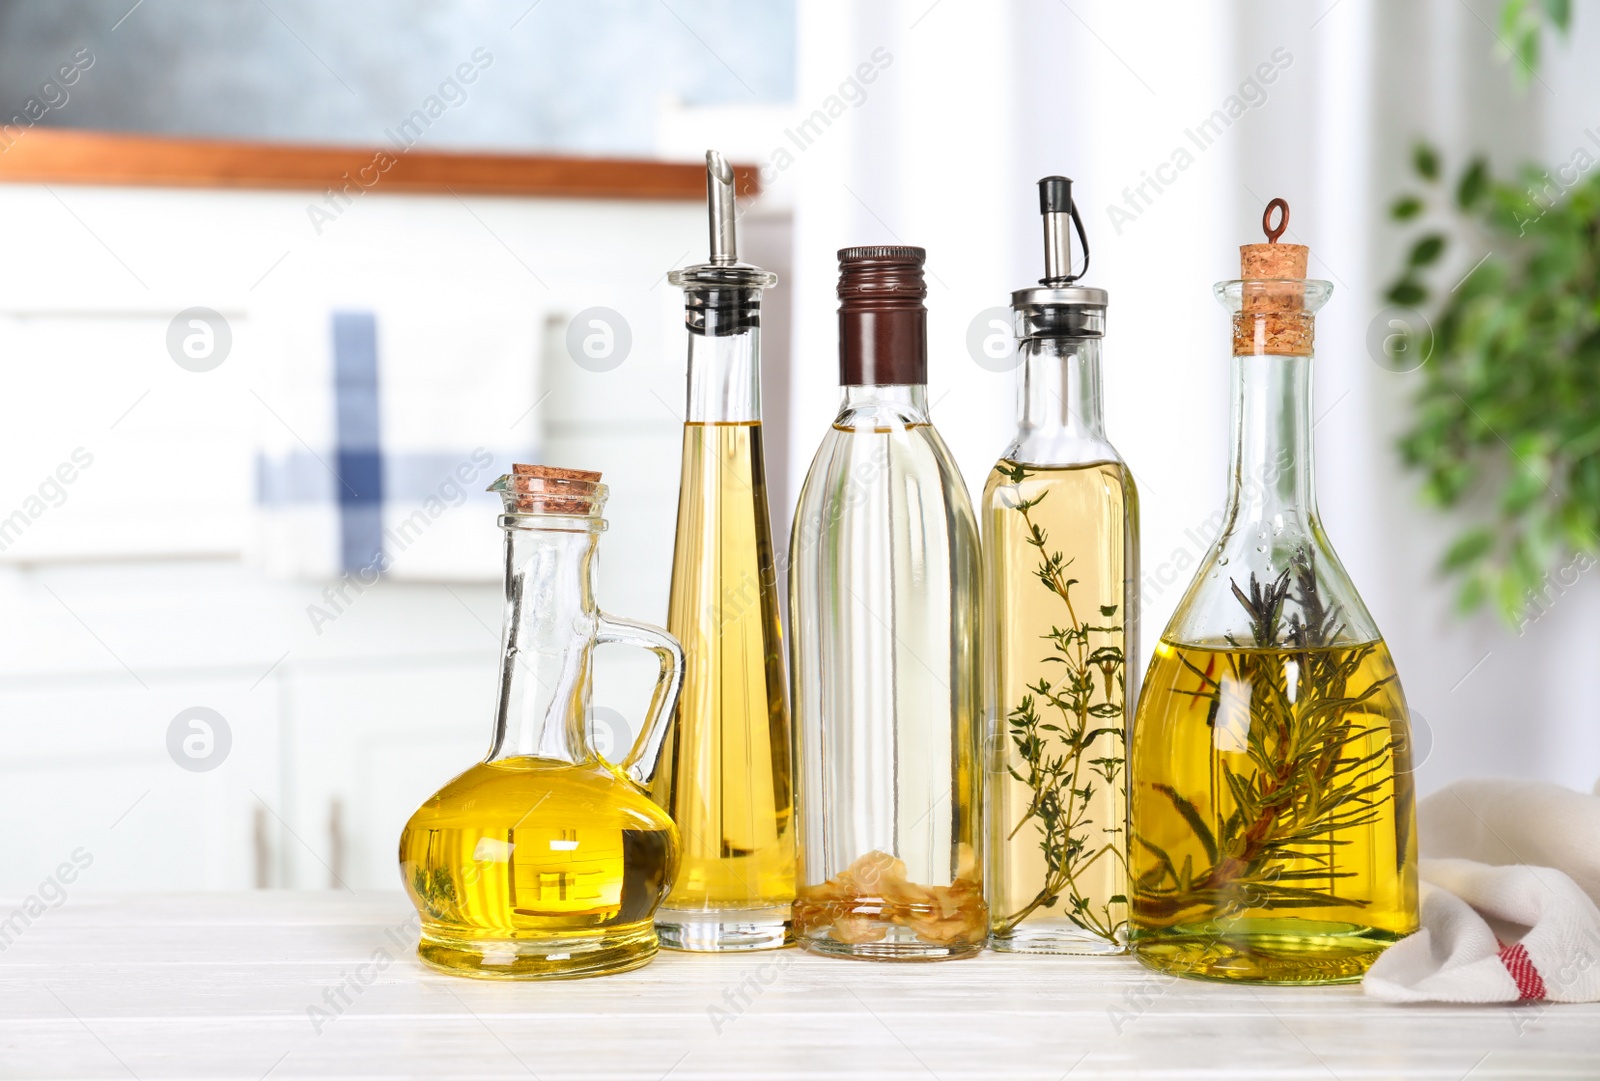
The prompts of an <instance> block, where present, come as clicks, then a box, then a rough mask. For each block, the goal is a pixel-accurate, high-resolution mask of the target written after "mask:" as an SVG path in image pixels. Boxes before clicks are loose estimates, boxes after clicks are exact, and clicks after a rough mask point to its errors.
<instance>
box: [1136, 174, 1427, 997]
mask: <svg viewBox="0 0 1600 1081" xmlns="http://www.w3.org/2000/svg"><path fill="white" fill-rule="evenodd" d="M1275 209H1277V210H1281V215H1282V216H1281V218H1280V219H1279V224H1278V226H1277V227H1276V228H1275V229H1273V228H1270V227H1269V226H1270V222H1271V218H1272V215H1273V213H1274V210H1275ZM1287 223H1288V207H1287V204H1283V203H1282V201H1281V200H1274V201H1273V203H1272V204H1269V206H1268V208H1267V214H1266V215H1265V216H1264V218H1263V227H1264V228H1268V233H1267V235H1268V237H1269V243H1266V244H1247V245H1244V246H1243V247H1242V248H1241V256H1242V263H1243V268H1242V270H1243V272H1242V275H1241V277H1242V280H1240V281H1231V282H1221V283H1219V284H1218V285H1217V287H1216V292H1217V296H1218V299H1220V300H1221V301H1222V303H1223V304H1224V306H1226V307H1227V308H1228V309H1229V310H1230V311H1231V312H1232V313H1233V453H1232V459H1231V462H1230V465H1229V491H1228V505H1227V509H1226V511H1225V512H1224V517H1223V521H1224V525H1223V530H1222V536H1221V538H1220V539H1219V540H1218V541H1217V544H1216V546H1215V547H1214V548H1213V549H1212V550H1211V552H1210V555H1209V556H1208V558H1207V559H1206V560H1205V561H1203V562H1202V564H1201V566H1200V568H1199V570H1198V571H1197V573H1196V574H1195V577H1194V581H1193V583H1192V584H1191V585H1190V586H1189V590H1188V593H1187V594H1186V595H1185V596H1184V598H1183V600H1182V601H1181V602H1180V603H1179V605H1178V608H1177V611H1176V612H1175V613H1174V614H1173V617H1172V621H1171V622H1170V623H1169V624H1168V625H1167V629H1166V630H1165V632H1163V634H1162V636H1161V640H1160V642H1159V643H1158V644H1157V645H1156V647H1155V651H1154V655H1153V657H1152V658H1151V662H1150V669H1149V672H1148V674H1147V676H1146V678H1145V685H1144V694H1143V697H1142V698H1141V699H1140V702H1139V709H1138V715H1137V718H1136V720H1135V722H1134V726H1133V731H1134V736H1133V745H1132V748H1131V752H1132V753H1131V758H1130V762H1129V769H1130V785H1129V790H1130V807H1129V830H1130V834H1131V836H1130V845H1129V876H1130V880H1131V883H1130V889H1129V896H1130V898H1131V901H1132V911H1131V916H1130V920H1131V937H1132V943H1133V949H1134V952H1135V954H1136V955H1137V956H1138V957H1139V959H1140V960H1142V961H1144V962H1145V963H1146V964H1149V965H1151V966H1153V967H1155V968H1157V969H1161V970H1164V971H1167V972H1172V973H1176V974H1178V975H1185V976H1195V977H1201V978H1209V979H1217V980H1237V981H1244V982H1254V983H1340V982H1346V981H1353V980H1357V979H1360V977H1361V975H1362V973H1364V972H1365V971H1366V969H1367V967H1368V966H1369V965H1370V964H1371V963H1372V961H1373V959H1374V958H1375V957H1376V956H1377V955H1378V954H1379V953H1380V952H1381V951H1382V950H1383V949H1384V947H1386V946H1387V945H1388V944H1389V943H1391V942H1394V941H1395V940H1396V939H1399V938H1401V937H1403V936H1405V935H1407V934H1410V933H1411V932H1412V931H1414V930H1415V929H1416V927H1417V881H1416V844H1415V831H1416V827H1415V816H1414V812H1413V794H1412V785H1411V762H1410V755H1409V722H1408V714H1407V711H1406V701H1405V696H1404V694H1402V692H1401V690H1400V683H1399V680H1398V678H1397V677H1396V675H1395V668H1394V663H1393V661H1392V660H1391V658H1390V656H1389V650H1388V648H1387V647H1386V646H1385V645H1384V642H1383V638H1382V636H1381V635H1380V634H1379V633H1378V629H1377V626H1376V625H1375V624H1374V622H1373V620H1372V617H1371V615H1369V614H1368V612H1367V609H1366V606H1365V605H1363V604H1362V602H1361V598H1360V596H1359V595H1357V593H1356V590H1355V587H1354V586H1353V585H1351V583H1350V579H1349V577H1348V576H1347V575H1346V574H1345V571H1344V568H1343V566H1341V565H1340V563H1339V560H1338V557H1337V556H1335V555H1334V554H1333V550H1332V548H1331V547H1330V546H1329V544H1328V538H1327V536H1326V535H1325V534H1324V532H1323V529H1322V524H1321V521H1320V519H1319V517H1318V515H1317V506H1316V500H1315V497H1314V494H1313V490H1312V480H1313V473H1312V463H1311V427H1312V423H1311V417H1312V411H1311V354H1312V348H1311V347H1312V334H1313V330H1314V318H1315V312H1316V311H1317V309H1318V308H1320V307H1321V306H1322V304H1323V303H1324V302H1325V301H1326V300H1327V299H1328V296H1329V294H1330V293H1331V291H1332V286H1330V285H1329V284H1328V283H1327V282H1323V281H1307V280H1305V273H1306V258H1307V249H1306V248H1305V247H1304V246H1302V245H1298V244H1279V243H1277V242H1276V241H1277V237H1278V235H1279V234H1281V233H1282V231H1283V229H1284V228H1285V227H1286V226H1287Z"/></svg>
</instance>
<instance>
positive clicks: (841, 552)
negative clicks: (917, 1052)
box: [789, 247, 988, 961]
mask: <svg viewBox="0 0 1600 1081" xmlns="http://www.w3.org/2000/svg"><path fill="white" fill-rule="evenodd" d="M923 259H924V253H923V250H922V249H921V248H908V247H867V248H846V249H845V250H843V251H841V252H840V253H839V270H840V275H839V300H840V305H839V358H840V374H841V378H840V382H842V383H843V384H844V386H843V395H842V401H841V402H840V405H839V412H838V414H837V415H836V416H835V417H834V420H833V427H832V430H831V431H829V432H828V434H827V436H826V437H825V438H824V439H823V442H822V446H821V448H820V449H819V450H818V451H817V456H816V458H815V460H814V461H813V462H812V464H811V470H810V472H809V474H808V475H807V476H806V482H805V487H804V489H803V490H802V491H801V495H800V503H799V506H798V508H797V509H796V511H795V520H794V532H793V535H792V538H791V541H790V570H789V613H790V620H791V623H792V626H793V635H794V638H793V643H794V644H793V648H792V656H793V665H792V666H791V671H792V674H793V678H794V712H795V740H796V744H797V747H798V761H797V769H796V778H795V780H796V785H795V787H796V797H797V798H796V809H797V814H798V818H799V830H798V837H799V847H800V867H799V888H798V889H797V891H796V897H795V907H794V926H795V939H796V941H797V942H798V943H799V944H800V945H801V946H802V947H803V948H805V949H807V950H811V951H814V952H817V953H822V954H828V955H833V956H843V957H857V958H866V959H870V960H883V961H928V960H942V959H946V958H956V957H967V956H971V955H972V954H974V953H977V952H978V951H979V950H981V949H982V948H983V945H984V940H985V939H986V938H987V934H988V912H987V908H986V906H985V904H984V900H983V881H982V873H981V867H980V862H979V859H980V853H979V849H980V846H981V841H980V834H979V828H978V817H979V815H978V798H979V791H980V786H981V773H980V768H979V761H978V742H979V736H978V722H979V710H980V706H981V698H982V689H981V685H980V682H979V668H978V666H979V653H980V641H979V632H978V619H979V614H978V597H979V591H980V579H979V577H978V575H979V560H978V529H977V522H976V520H975V518H974V516H973V513H972V504H971V502H970V500H969V499H968V497H967V489H966V485H965V484H964V483H963V482H962V479H961V474H960V473H959V472H958V471H957V469H956V465H955V462H954V460H953V459H952V458H951V456H950V452H949V450H948V449H947V448H946V447H945V445H944V441H943V440H942V439H940V438H939V435H938V433H937V432H935V431H934V429H933V426H932V424H931V422H930V421H929V417H928V392H927V385H926V384H927V355H928V354H927V310H926V309H925V308H924V307H923V298H924V297H925V296H926V295H927V286H926V284H925V282H924V281H923V270H922V266H923Z"/></svg>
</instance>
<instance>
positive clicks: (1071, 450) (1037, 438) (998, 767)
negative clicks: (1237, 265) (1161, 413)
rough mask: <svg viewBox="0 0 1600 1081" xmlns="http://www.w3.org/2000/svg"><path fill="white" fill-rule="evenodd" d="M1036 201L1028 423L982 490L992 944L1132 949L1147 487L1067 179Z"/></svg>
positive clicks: (1026, 313) (1025, 347)
mask: <svg viewBox="0 0 1600 1081" xmlns="http://www.w3.org/2000/svg"><path fill="white" fill-rule="evenodd" d="M1039 199H1040V211H1041V212H1042V213H1043V215H1044V225H1045V276H1044V277H1043V278H1042V279H1041V280H1040V283H1039V286H1038V287H1036V288H1031V289H1022V290H1019V291H1017V292H1015V293H1013V294H1012V296H1011V303H1012V308H1013V311H1014V312H1015V318H1016V328H1017V337H1018V339H1019V348H1020V350H1021V354H1022V421H1021V425H1020V426H1019V428H1018V430H1017V435H1016V438H1014V439H1013V440H1012V441H1011V444H1010V445H1009V446H1008V447H1007V448H1006V451H1005V453H1004V455H1003V456H1002V457H1001V459H1000V461H999V462H998V463H996V465H995V467H994V470H993V471H992V472H991V473H990V474H989V480H988V483H987V484H986V485H985V486H984V492H983V512H982V517H983V528H984V566H985V572H986V577H987V588H988V596H987V603H986V605H985V617H986V618H985V635H984V639H985V643H986V653H985V665H984V674H985V681H986V689H987V695H986V699H987V710H986V712H987V715H988V716H987V737H986V740H985V751H986V755H987V757H988V772H989V776H988V778H987V781H986V784H985V789H984V795H985V801H986V802H985V809H986V815H985V818H986V822H987V833H988V837H987V841H988V847H987V849H986V850H985V851H986V854H987V856H988V861H989V866H988V869H987V872H986V874H985V883H986V886H987V889H988V900H989V918H990V929H991V938H990V945H992V946H993V947H994V948H995V949H997V950H1011V951H1020V952H1029V953H1121V952H1124V951H1125V949H1126V943H1127V926H1128V915H1127V829H1126V823H1127V798H1126V791H1125V787H1124V786H1125V785H1126V783H1127V769H1126V766H1127V748H1126V744H1125V736H1126V731H1127V714H1126V710H1127V707H1128V705H1129V704H1130V703H1132V702H1134V701H1136V700H1137V698H1138V694H1137V691H1136V689H1135V686H1134V681H1132V680H1129V679H1128V674H1127V662H1128V659H1129V658H1131V657H1132V656H1133V655H1134V654H1135V653H1136V652H1137V641H1136V637H1137V633H1136V632H1137V626H1138V610H1137V604H1138V601H1137V596H1136V593H1135V583H1136V582H1137V580H1138V572H1137V566H1138V553H1139V541H1138V524H1139V507H1138V497H1137V495H1136V492H1135V489H1134V484H1133V477H1132V475H1131V474H1130V473H1129V472H1128V470H1127V469H1126V468H1125V467H1124V465H1123V462H1122V457H1121V455H1119V454H1118V453H1117V451H1116V448H1114V447H1113V446H1112V445H1111V444H1110V443H1109V442H1108V441H1107V440H1106V434H1105V425H1104V421H1103V419H1102V416H1101V408H1100V342H1101V339H1102V337H1103V336H1104V334H1105V313H1106V294H1105V291H1104V290H1101V289H1086V288H1081V287H1078V286H1076V285H1074V284H1073V283H1074V282H1075V281H1076V280H1077V279H1078V277H1080V276H1081V272H1080V273H1079V274H1076V275H1075V274H1071V273H1070V268H1071V248H1070V243H1069V234H1068V229H1069V218H1070V219H1071V220H1072V222H1073V223H1075V224H1077V227H1078V232H1079V236H1080V238H1081V237H1082V233H1083V226H1082V223H1081V222H1079V221H1078V220H1077V210H1076V208H1075V207H1074V206H1073V204H1072V182H1071V181H1070V180H1068V179H1066V178H1065V177H1059V176H1053V177H1046V178H1045V179H1043V180H1041V181H1040V182H1039ZM1087 267H1088V246H1087V244H1085V245H1084V269H1087Z"/></svg>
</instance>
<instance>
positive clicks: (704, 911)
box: [654, 151, 795, 951]
mask: <svg viewBox="0 0 1600 1081" xmlns="http://www.w3.org/2000/svg"><path fill="white" fill-rule="evenodd" d="M706 195H707V202H708V204H709V211H710V218H711V259H710V261H709V262H706V263H702V264H700V265H697V266H691V267H685V268H684V269H682V270H674V271H673V272H672V273H671V274H670V275H668V280H670V281H671V282H672V284H673V285H677V286H680V287H681V288H682V289H683V290H684V302H685V307H686V322H687V324H688V331H689V395H688V404H687V410H686V414H685V422H684V426H683V479H682V484H681V487H680V488H679V491H678V532H677V538H676V541H675V542H674V543H675V549H674V555H673V560H672V596H671V602H670V605H669V614H668V617H667V627H668V629H669V630H670V631H671V632H672V633H673V634H674V635H676V636H677V638H678V640H679V641H681V642H682V643H683V647H684V652H685V654H686V655H687V658H688V671H687V674H686V676H685V678H684V684H683V694H682V696H681V697H680V698H679V700H678V717H677V723H676V724H675V725H674V726H673V729H672V733H671V735H670V736H669V737H668V740H667V748H666V754H665V756H664V759H663V763H662V768H661V770H660V772H659V774H658V776H657V781H656V785H655V788H654V795H655V798H656V800H657V802H659V803H660V804H661V805H662V806H663V807H665V808H666V809H667V810H668V811H669V812H670V813H671V814H672V817H673V820H674V821H676V822H677V824H678V829H679V830H680V831H681V833H682V836H683V866H682V869H681V870H680V872H679V874H678V880H677V883H676V884H675V885H674V886H673V887H672V892H671V893H670V894H669V895H668V897H667V900H666V902H665V904H663V905H662V907H661V910H660V911H659V912H657V913H656V929H657V931H658V932H659V933H660V935H661V941H662V944H663V945H665V946H668V947H672V948H675V949H680V950H706V951H721V950H756V949H766V948H771V947H777V946H782V945H784V944H785V943H787V942H788V941H790V923H789V906H790V902H791V901H792V900H793V899H794V865H795V852H794V835H793V832H792V830H793V815H794V806H793V788H792V779H791V778H792V766H791V761H790V745H789V706H788V695H787V691H786V689H785V686H784V658H783V644H782V638H781V632H780V630H779V622H778V585H777V576H776V571H775V569H774V565H773V554H772V527H771V524H770V521H769V519H768V509H767V482H766V467H765V464H764V462H763V459H762V444H761V345H760V343H761V291H762V290H763V289H765V288H767V287H769V286H771V285H773V284H775V283H776V282H777V275H775V274H772V273H770V272H768V271H765V270H761V269H760V268H758V267H753V266H749V265H747V264H745V263H741V262H739V259H738V254H737V245H736V234H735V225H734V174H733V170H732V168H731V167H730V166H729V165H728V163H727V161H726V160H724V158H723V157H722V155H720V154H718V153H716V152H715V151H710V152H708V153H707V154H706Z"/></svg>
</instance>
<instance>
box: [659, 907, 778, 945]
mask: <svg viewBox="0 0 1600 1081" xmlns="http://www.w3.org/2000/svg"><path fill="white" fill-rule="evenodd" d="M656 934H658V935H659V936H660V937H661V945H662V946H664V947H666V948H667V949H669V950H685V951H687V952H690V953H744V952H748V951H751V950H777V949H782V948H783V947H784V946H788V945H790V944H791V943H793V942H794V927H793V924H791V923H790V920H789V906H788V905H781V906H775V907H773V908H744V909H709V910H698V911H693V912H690V911H687V910H682V909H665V908H664V909H661V910H660V911H658V912H657V913H656Z"/></svg>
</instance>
